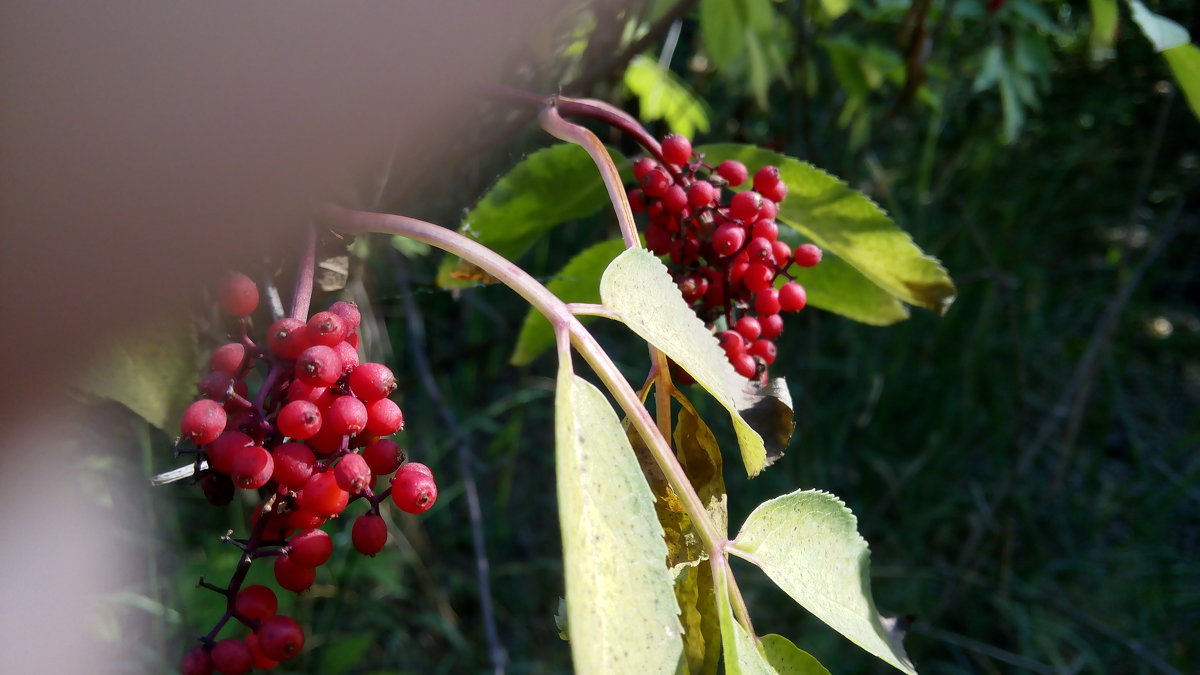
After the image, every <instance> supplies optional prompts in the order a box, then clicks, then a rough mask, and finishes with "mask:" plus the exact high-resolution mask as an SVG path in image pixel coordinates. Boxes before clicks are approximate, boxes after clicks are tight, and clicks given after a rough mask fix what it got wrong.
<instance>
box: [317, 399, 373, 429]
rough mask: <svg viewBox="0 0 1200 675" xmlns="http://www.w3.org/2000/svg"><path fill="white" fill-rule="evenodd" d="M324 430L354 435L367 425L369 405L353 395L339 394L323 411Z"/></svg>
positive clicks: (322, 425)
mask: <svg viewBox="0 0 1200 675" xmlns="http://www.w3.org/2000/svg"><path fill="white" fill-rule="evenodd" d="M322 418H323V419H324V421H323V422H322V423H321V428H322V430H325V429H328V430H329V431H330V433H333V434H337V435H342V436H353V435H354V434H357V433H358V432H360V431H362V430H363V429H365V428H366V427H367V406H365V405H363V402H362V401H360V400H358V399H357V398H355V397H353V396H338V397H337V398H335V399H333V402H332V403H330V404H329V407H328V408H326V409H325V411H324V412H323V413H322Z"/></svg>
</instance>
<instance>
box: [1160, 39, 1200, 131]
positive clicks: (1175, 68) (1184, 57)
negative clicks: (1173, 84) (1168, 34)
mask: <svg viewBox="0 0 1200 675" xmlns="http://www.w3.org/2000/svg"><path fill="white" fill-rule="evenodd" d="M1163 58H1165V59H1166V60H1167V64H1168V65H1170V66H1171V72H1172V73H1173V74H1174V75H1175V80H1176V81H1177V82H1179V88H1180V89H1182V90H1183V95H1184V97H1185V98H1186V99H1187V102H1188V105H1189V106H1191V108H1192V114H1194V115H1195V116H1196V118H1197V119H1200V49H1198V48H1197V47H1196V45H1192V44H1187V45H1179V46H1178V47H1171V48H1170V49H1168V50H1166V51H1164V52H1163Z"/></svg>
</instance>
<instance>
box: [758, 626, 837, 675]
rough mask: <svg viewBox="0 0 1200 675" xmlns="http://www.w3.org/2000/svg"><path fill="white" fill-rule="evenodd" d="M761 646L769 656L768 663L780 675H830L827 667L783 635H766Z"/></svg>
mask: <svg viewBox="0 0 1200 675" xmlns="http://www.w3.org/2000/svg"><path fill="white" fill-rule="evenodd" d="M760 644H762V648H763V653H765V654H766V655H767V662H768V663H770V664H771V667H772V668H774V669H775V672H777V673H779V675H829V671H828V670H826V668H825V666H823V665H821V662H820V661H818V660H817V659H816V658H814V657H813V655H812V654H809V653H808V652H806V651H804V650H803V649H800V648H799V647H797V646H796V645H794V644H792V641H791V640H789V639H787V638H785V637H783V636H782V635H775V634H774V633H772V634H770V635H764V636H763V637H762V640H761V641H760Z"/></svg>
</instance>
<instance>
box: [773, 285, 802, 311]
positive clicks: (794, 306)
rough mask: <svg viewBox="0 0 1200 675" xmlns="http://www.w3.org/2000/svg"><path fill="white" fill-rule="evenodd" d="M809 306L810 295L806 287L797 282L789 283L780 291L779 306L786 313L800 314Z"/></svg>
mask: <svg viewBox="0 0 1200 675" xmlns="http://www.w3.org/2000/svg"><path fill="white" fill-rule="evenodd" d="M806 304H808V294H807V293H805V292H804V287H803V286H801V285H800V284H798V283H796V282H795V281H789V282H787V283H786V284H784V285H783V286H782V287H780V289H779V306H780V308H781V309H783V311H785V312H799V311H800V310H802V309H804V306H805V305H806Z"/></svg>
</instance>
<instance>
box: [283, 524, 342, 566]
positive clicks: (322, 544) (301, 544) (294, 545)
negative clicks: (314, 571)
mask: <svg viewBox="0 0 1200 675" xmlns="http://www.w3.org/2000/svg"><path fill="white" fill-rule="evenodd" d="M288 546H289V547H290V548H291V552H290V553H288V556H289V557H290V558H291V559H292V562H294V563H296V564H297V565H303V566H304V567H320V566H321V565H324V564H325V563H326V562H327V561H328V560H329V556H331V555H333V539H331V538H330V537H329V533H327V532H326V531H325V530H317V529H311V530H304V531H303V532H298V533H296V535H295V536H294V537H292V540H291V541H289V542H288Z"/></svg>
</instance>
